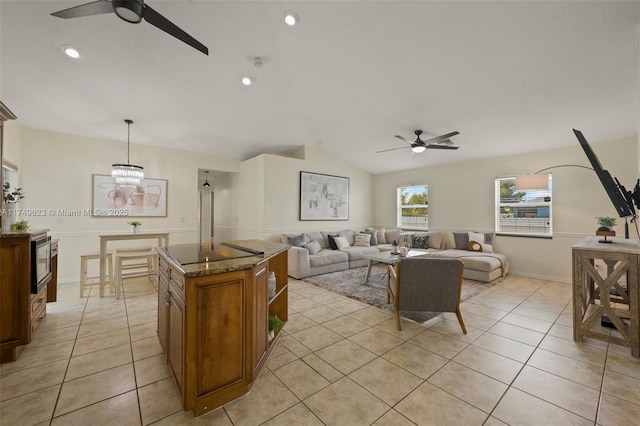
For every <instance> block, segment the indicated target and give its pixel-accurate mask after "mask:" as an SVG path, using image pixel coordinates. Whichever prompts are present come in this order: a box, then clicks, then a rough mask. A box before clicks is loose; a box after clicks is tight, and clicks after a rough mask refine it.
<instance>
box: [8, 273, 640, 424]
mask: <svg viewBox="0 0 640 426" xmlns="http://www.w3.org/2000/svg"><path fill="white" fill-rule="evenodd" d="M78 293H79V291H78V286H77V284H76V285H73V284H65V285H62V286H60V289H59V291H58V300H59V301H58V302H57V303H52V304H49V305H48V308H47V309H48V314H47V317H46V320H45V321H44V323H43V324H42V326H41V328H40V330H38V333H37V335H36V337H35V339H34V341H33V342H32V343H31V344H30V345H28V346H27V347H26V349H25V350H24V352H23V353H22V355H21V356H20V358H19V359H18V361H17V362H15V363H8V364H5V365H2V366H1V367H0V401H1V402H0V424H2V425H46V424H53V425H65V426H66V425H88V424H90V425H102V424H104V425H118V426H125V425H140V424H144V425H147V424H160V425H182V424H191V423H193V424H206V425H258V424H269V425H322V424H326V425H337V424H344V425H350V426H351V425H371V424H375V425H411V424H419V425H431V424H433V425H483V424H484V425H504V424H509V425H525V424H528V425H570V424H571V425H582V424H584V425H596V424H597V425H631V424H637V419H638V418H640V360H639V359H637V358H633V357H631V355H630V349H629V348H625V347H620V346H616V345H612V344H607V343H604V342H601V341H597V340H587V341H585V343H577V342H574V341H573V340H572V314H571V312H572V310H571V305H570V303H569V302H570V299H571V287H570V285H568V284H563V283H556V282H545V281H540V280H535V279H530V278H524V277H517V276H509V277H507V278H506V279H503V280H502V281H501V282H500V283H499V284H497V285H495V286H493V287H491V288H489V289H487V290H486V291H484V292H482V293H480V294H479V295H477V296H475V297H473V298H472V299H470V300H468V301H466V302H464V303H463V304H462V315H463V317H464V320H465V323H466V326H467V330H468V334H467V335H463V334H462V332H461V330H460V327H459V325H458V323H457V321H456V319H455V316H454V315H453V314H443V315H441V316H439V317H437V318H434V319H433V320H431V321H429V322H428V323H426V324H424V325H422V326H420V325H416V324H414V323H411V322H407V321H404V322H403V330H402V331H397V330H396V329H395V324H394V320H393V319H392V315H391V313H390V312H388V311H384V310H381V309H377V308H374V307H371V306H368V305H365V304H362V303H360V302H357V301H354V300H351V299H348V298H345V297H342V296H340V295H337V294H335V293H331V292H328V291H325V290H323V289H320V288H318V287H315V286H313V285H310V284H307V283H305V282H302V281H297V280H293V279H291V280H290V284H289V300H290V315H289V322H288V323H287V324H286V326H285V328H284V331H283V335H282V339H281V340H280V343H279V344H278V346H277V347H276V348H275V350H274V352H273V354H272V356H271V359H270V360H269V361H268V362H267V365H266V368H265V369H264V370H263V372H262V374H261V376H260V377H259V379H258V380H257V382H256V383H255V385H254V387H253V389H252V390H251V392H250V393H249V394H248V395H247V396H245V397H243V398H240V399H238V400H237V401H234V402H233V403H230V404H228V405H226V406H225V407H223V408H220V409H218V410H216V411H214V412H211V413H209V414H207V415H205V416H201V417H200V418H198V419H194V418H193V415H192V414H191V413H187V412H184V411H183V410H182V408H181V404H180V399H179V396H178V391H177V388H176V386H175V384H174V382H173V379H172V377H171V376H170V373H169V370H168V369H167V367H166V365H165V364H164V363H163V358H162V355H161V353H162V350H161V347H160V344H159V342H158V339H157V337H156V320H157V318H156V304H157V299H156V297H157V295H156V292H155V289H154V288H153V286H152V285H150V284H149V283H148V281H147V280H145V279H138V280H129V281H127V282H126V283H125V290H124V298H123V299H119V300H116V299H115V298H114V297H106V298H102V299H101V298H99V297H97V295H96V293H97V290H96V289H95V286H94V288H93V289H91V292H90V294H89V297H86V298H84V299H80V298H79V297H78Z"/></svg>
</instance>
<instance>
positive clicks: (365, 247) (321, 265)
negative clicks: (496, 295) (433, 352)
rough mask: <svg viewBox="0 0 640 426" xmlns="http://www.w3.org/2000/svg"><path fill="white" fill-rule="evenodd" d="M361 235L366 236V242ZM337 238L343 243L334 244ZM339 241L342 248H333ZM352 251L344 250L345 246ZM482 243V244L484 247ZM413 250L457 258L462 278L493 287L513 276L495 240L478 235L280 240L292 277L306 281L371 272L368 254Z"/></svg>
mask: <svg viewBox="0 0 640 426" xmlns="http://www.w3.org/2000/svg"><path fill="white" fill-rule="evenodd" d="M363 235H368V237H369V239H368V242H367V241H366V240H367V238H366V237H364V236H363ZM336 237H342V238H339V239H336ZM336 240H340V241H341V243H342V244H341V246H340V247H338V246H337V245H336V244H335V241H336ZM345 240H346V242H347V243H348V245H346V246H345V245H344V241H345ZM480 240H481V241H480ZM393 241H396V242H397V243H399V244H401V243H404V244H411V246H412V248H411V250H412V251H413V250H417V251H422V252H425V253H430V254H431V255H432V256H434V257H446V258H457V259H460V260H461V261H462V262H463V263H464V266H465V268H464V278H467V279H471V280H476V281H483V282H491V281H493V280H495V279H496V278H499V277H503V276H505V275H506V274H507V273H508V272H509V259H508V257H507V256H505V255H504V254H500V253H494V252H493V245H492V234H482V233H475V232H469V231H464V232H449V231H446V232H402V231H400V230H399V229H393V230H385V229H378V230H374V229H370V228H369V229H366V230H363V231H359V232H358V231H352V230H344V231H338V232H326V231H314V232H304V233H286V234H282V242H283V243H284V244H288V245H290V246H291V249H289V251H288V256H289V259H288V260H289V276H291V277H293V278H296V279H302V278H306V277H309V276H312V275H319V274H326V273H329V272H336V271H342V270H345V269H349V268H357V267H361V266H367V265H368V263H369V261H368V260H367V259H365V258H364V256H365V255H366V254H368V253H379V252H381V251H391V249H392V243H393Z"/></svg>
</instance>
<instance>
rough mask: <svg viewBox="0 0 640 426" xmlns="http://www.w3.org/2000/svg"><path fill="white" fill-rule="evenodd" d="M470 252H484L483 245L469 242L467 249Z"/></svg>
mask: <svg viewBox="0 0 640 426" xmlns="http://www.w3.org/2000/svg"><path fill="white" fill-rule="evenodd" d="M467 250H469V251H482V244H480V243H479V242H477V241H469V246H468V247H467Z"/></svg>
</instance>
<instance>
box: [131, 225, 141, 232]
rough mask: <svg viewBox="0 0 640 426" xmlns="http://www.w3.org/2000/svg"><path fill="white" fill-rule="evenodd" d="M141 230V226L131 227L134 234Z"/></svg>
mask: <svg viewBox="0 0 640 426" xmlns="http://www.w3.org/2000/svg"><path fill="white" fill-rule="evenodd" d="M139 230H140V227H139V226H132V227H131V233H132V234H137V233H138V231H139Z"/></svg>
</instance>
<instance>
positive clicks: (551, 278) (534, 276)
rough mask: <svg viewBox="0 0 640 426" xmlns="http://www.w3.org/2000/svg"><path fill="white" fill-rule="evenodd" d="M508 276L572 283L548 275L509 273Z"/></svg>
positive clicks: (562, 278) (568, 279) (568, 280)
mask: <svg viewBox="0 0 640 426" xmlns="http://www.w3.org/2000/svg"><path fill="white" fill-rule="evenodd" d="M509 275H517V276H519V277H525V278H535V279H537V280H544V281H554V282H558V283H567V284H571V283H572V282H573V281H572V280H571V278H565V277H553V276H550V275H540V274H530V273H528V272H518V271H509Z"/></svg>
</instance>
